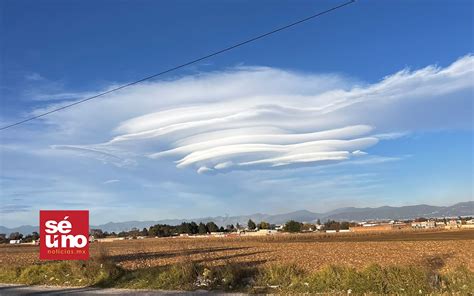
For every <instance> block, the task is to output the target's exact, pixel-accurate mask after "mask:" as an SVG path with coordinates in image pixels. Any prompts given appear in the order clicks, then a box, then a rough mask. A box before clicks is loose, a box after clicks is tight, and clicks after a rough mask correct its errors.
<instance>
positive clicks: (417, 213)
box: [0, 201, 474, 235]
mask: <svg viewBox="0 0 474 296" xmlns="http://www.w3.org/2000/svg"><path fill="white" fill-rule="evenodd" d="M457 216H474V201H468V202H461V203H457V204H455V205H452V206H430V205H424V204H422V205H413V206H402V207H390V206H383V207H378V208H355V207H348V208H339V209H336V210H333V211H329V212H326V213H314V212H310V211H307V210H301V211H295V212H290V213H285V214H276V215H270V214H260V213H257V214H252V215H241V216H227V217H223V216H217V217H204V218H193V219H166V220H156V221H152V220H150V221H126V222H109V223H106V224H101V225H91V228H99V229H102V230H103V231H108V232H112V231H115V232H120V231H127V230H130V229H132V228H134V227H135V228H138V229H143V228H145V227H146V228H148V227H150V226H151V225H155V224H169V225H177V224H181V223H182V222H191V221H195V222H197V223H199V222H203V223H207V222H210V221H213V222H215V223H216V224H217V225H219V226H225V225H228V224H234V225H235V224H237V223H239V224H241V225H246V224H247V221H248V220H249V219H252V220H253V221H255V222H260V221H266V222H269V223H271V224H283V223H285V222H287V221H289V220H295V221H299V222H314V221H316V220H317V219H320V220H321V221H326V220H328V219H331V220H339V221H366V220H386V219H412V218H417V217H425V218H430V217H457ZM33 231H38V226H32V225H23V226H19V227H14V228H7V227H4V226H0V233H5V234H7V235H8V234H10V233H11V232H20V233H23V234H28V233H31V232H33Z"/></svg>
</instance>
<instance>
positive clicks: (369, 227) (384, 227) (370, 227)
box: [349, 223, 410, 232]
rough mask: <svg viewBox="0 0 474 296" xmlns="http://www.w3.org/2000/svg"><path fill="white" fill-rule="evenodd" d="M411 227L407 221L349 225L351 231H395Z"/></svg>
mask: <svg viewBox="0 0 474 296" xmlns="http://www.w3.org/2000/svg"><path fill="white" fill-rule="evenodd" d="M408 228H410V225H409V224H406V223H392V224H390V223H386V224H376V223H370V224H369V223H367V224H363V225H362V226H354V227H349V230H350V231H351V232H379V231H394V230H402V229H408Z"/></svg>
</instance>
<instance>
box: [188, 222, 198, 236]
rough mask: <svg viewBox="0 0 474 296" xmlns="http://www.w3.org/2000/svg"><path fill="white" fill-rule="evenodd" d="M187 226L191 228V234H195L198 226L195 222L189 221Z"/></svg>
mask: <svg viewBox="0 0 474 296" xmlns="http://www.w3.org/2000/svg"><path fill="white" fill-rule="evenodd" d="M189 227H190V228H191V234H197V233H198V232H199V227H198V225H197V224H196V222H194V221H191V223H189Z"/></svg>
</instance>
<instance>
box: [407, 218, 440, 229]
mask: <svg viewBox="0 0 474 296" xmlns="http://www.w3.org/2000/svg"><path fill="white" fill-rule="evenodd" d="M411 227H412V228H416V229H426V228H435V227H436V221H434V220H428V221H420V222H413V223H411Z"/></svg>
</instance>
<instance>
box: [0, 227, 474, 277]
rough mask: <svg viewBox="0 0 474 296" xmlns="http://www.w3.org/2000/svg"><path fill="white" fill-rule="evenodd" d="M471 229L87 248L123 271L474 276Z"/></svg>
mask: <svg viewBox="0 0 474 296" xmlns="http://www.w3.org/2000/svg"><path fill="white" fill-rule="evenodd" d="M473 246H474V230H463V231H435V232H433V231H417V232H414V231H410V232H390V233H376V234H375V233H374V234H372V233H371V234H351V233H349V234H282V235H274V236H265V237H222V238H218V237H199V238H198V237H194V238H191V237H174V238H146V239H141V240H121V241H113V242H94V243H91V256H92V257H94V256H98V255H102V256H106V257H107V258H108V259H110V260H112V262H114V263H115V264H117V265H118V266H120V267H122V268H124V269H125V270H137V269H142V268H149V267H158V266H169V265H172V264H176V263H182V262H195V263H198V264H205V265H224V264H228V263H229V262H232V263H247V264H250V265H255V266H268V265H274V264H294V265H296V266H298V267H299V268H301V269H303V270H307V271H310V272H312V271H317V270H320V269H321V268H323V267H324V266H328V265H344V266H349V267H354V268H356V269H362V268H365V267H367V266H370V265H372V264H378V265H381V266H394V265H396V266H426V267H429V268H430V269H434V270H438V271H439V272H442V273H444V272H449V271H450V270H452V269H454V268H456V267H458V266H466V267H467V268H468V269H469V270H470V271H474V248H473ZM0 253H1V259H0V263H1V265H2V266H27V265H31V264H36V263H40V262H41V261H39V259H38V254H39V247H38V246H33V245H2V246H1V247H0Z"/></svg>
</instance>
